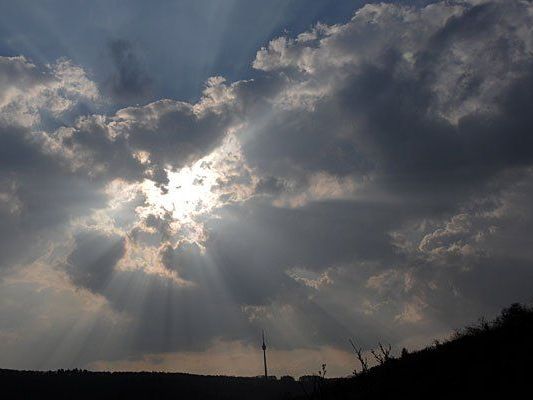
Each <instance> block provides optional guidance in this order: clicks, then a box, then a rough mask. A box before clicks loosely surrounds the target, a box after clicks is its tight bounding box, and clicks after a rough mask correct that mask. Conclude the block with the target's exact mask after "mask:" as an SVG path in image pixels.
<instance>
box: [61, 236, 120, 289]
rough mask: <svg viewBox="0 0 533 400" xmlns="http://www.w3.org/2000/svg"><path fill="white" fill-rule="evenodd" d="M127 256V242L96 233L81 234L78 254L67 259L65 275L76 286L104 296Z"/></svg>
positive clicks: (75, 243) (76, 243)
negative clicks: (108, 284) (125, 254)
mask: <svg viewBox="0 0 533 400" xmlns="http://www.w3.org/2000/svg"><path fill="white" fill-rule="evenodd" d="M124 253H125V240H124V238H121V237H119V236H117V235H105V234H102V233H100V232H95V231H86V232H81V233H78V234H77V235H76V237H75V238H74V250H73V251H72V252H71V253H70V254H69V256H68V258H67V261H66V266H65V271H66V272H67V274H68V276H69V277H70V279H71V280H72V282H73V283H74V284H75V285H77V286H81V287H84V288H86V289H89V290H90V291H92V292H101V291H102V290H104V289H105V286H106V284H107V283H108V282H109V280H110V278H111V276H112V274H113V270H114V268H115V266H116V264H117V262H118V261H119V260H120V259H121V258H122V257H123V256H124Z"/></svg>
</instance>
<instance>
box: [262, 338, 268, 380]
mask: <svg viewBox="0 0 533 400" xmlns="http://www.w3.org/2000/svg"><path fill="white" fill-rule="evenodd" d="M261 348H262V349H263V363H264V364H265V379H268V370H267V353H266V349H267V347H266V344H265V331H264V330H263V346H261Z"/></svg>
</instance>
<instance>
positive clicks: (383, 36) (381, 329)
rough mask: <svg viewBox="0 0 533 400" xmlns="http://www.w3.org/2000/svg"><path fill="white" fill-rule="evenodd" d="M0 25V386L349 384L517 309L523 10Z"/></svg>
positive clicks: (529, 266)
mask: <svg viewBox="0 0 533 400" xmlns="http://www.w3.org/2000/svg"><path fill="white" fill-rule="evenodd" d="M0 4H1V8H2V13H1V15H0V354H1V356H0V368H18V369H39V370H47V369H57V368H86V369H91V370H151V371H179V372H191V373H202V374H229V375H246V376H255V375H260V374H261V372H262V353H261V348H260V345H261V331H262V330H264V331H265V332H266V341H267V346H268V350H267V357H268V361H269V370H270V371H271V373H272V374H275V375H277V376H281V375H285V374H291V375H295V376H300V375H305V374H311V373H316V372H317V371H318V369H320V367H321V365H322V364H323V363H326V364H327V369H328V376H347V375H349V374H350V373H352V372H353V370H354V368H357V367H358V364H357V362H356V359H355V357H354V355H353V354H352V352H351V351H352V349H351V346H350V344H349V342H348V339H352V340H354V341H355V342H356V343H357V344H358V345H359V346H361V347H362V348H363V349H365V350H370V349H371V348H373V347H375V346H377V344H378V342H381V343H390V344H391V346H392V348H393V349H394V351H395V352H396V353H399V352H400V351H401V349H402V348H404V347H405V348H407V349H409V350H413V349H418V348H421V347H424V346H427V345H429V344H431V343H432V342H433V340H434V339H444V338H446V337H449V336H450V335H451V334H452V333H453V332H454V330H456V329H459V328H461V327H462V326H464V325H465V324H469V323H474V322H476V321H477V320H478V318H480V317H482V316H483V317H485V318H491V317H493V316H494V315H496V314H497V313H498V312H499V311H500V310H501V308H503V307H505V306H508V305H509V304H511V303H513V302H524V303H531V302H532V301H533V262H532V261H533V236H532V235H531V232H532V229H533V213H532V211H531V207H530V204H531V203H532V201H533V137H532V136H531V132H533V114H532V113H531V106H532V105H533V4H532V3H531V2H529V1H526V0H505V1H504V0H502V1H498V0H449V1H408V0H405V1H396V2H389V3H379V2H367V1H356V0H352V1H348V0H338V1H333V0H329V1H328V0H316V1H313V2H309V1H303V0H284V1H282V0H269V1H264V0H263V1H255V0H251V1H250V0H224V1H222V0H218V1H217V0H201V1H192V0H183V1H157V2H151V3H150V4H149V5H148V4H147V3H146V2H142V1H134V0H131V1H118V0H117V1H94V2H83V1H39V2H36V1H17V2H11V1H0Z"/></svg>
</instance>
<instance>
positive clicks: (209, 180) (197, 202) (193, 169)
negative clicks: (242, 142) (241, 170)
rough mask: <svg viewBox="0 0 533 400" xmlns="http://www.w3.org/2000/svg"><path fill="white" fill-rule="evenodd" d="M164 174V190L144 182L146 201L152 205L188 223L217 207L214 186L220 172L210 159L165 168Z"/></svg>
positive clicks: (149, 182)
mask: <svg viewBox="0 0 533 400" xmlns="http://www.w3.org/2000/svg"><path fill="white" fill-rule="evenodd" d="M167 174H168V179H169V183H168V185H167V191H166V193H163V192H162V191H161V189H160V188H158V187H157V186H156V185H155V183H154V182H152V181H145V183H144V185H143V188H144V192H145V194H146V196H147V202H148V203H149V204H151V205H152V206H153V207H155V208H159V209H160V210H161V211H165V212H169V213H170V214H171V215H172V218H173V219H174V220H177V221H181V222H190V221H191V220H193V219H194V218H195V217H197V216H199V215H202V214H206V213H208V212H210V211H211V210H212V209H213V208H215V207H216V206H217V198H218V195H217V194H216V193H215V191H214V190H213V189H214V187H215V185H216V183H217V178H218V176H219V173H218V171H216V170H214V169H213V168H212V163H211V162H210V161H209V160H206V159H202V160H199V161H197V162H196V163H194V164H193V165H191V166H188V167H184V168H182V169H181V170H179V171H167Z"/></svg>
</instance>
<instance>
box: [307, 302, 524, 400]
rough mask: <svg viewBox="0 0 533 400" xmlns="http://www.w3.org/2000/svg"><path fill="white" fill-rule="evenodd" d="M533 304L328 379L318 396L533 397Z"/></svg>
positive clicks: (319, 389) (415, 397)
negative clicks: (355, 372) (347, 375)
mask: <svg viewBox="0 0 533 400" xmlns="http://www.w3.org/2000/svg"><path fill="white" fill-rule="evenodd" d="M532 357H533V308H530V307H526V306H523V305H520V304H513V305H512V306H510V307H509V308H506V309H504V310H503V311H502V313H501V315H500V316H499V317H498V318H496V319H495V320H494V321H492V322H486V321H485V320H483V319H481V320H480V321H479V323H478V325H475V326H471V327H467V328H465V329H463V330H462V331H459V332H456V333H455V334H454V335H453V336H452V338H450V339H449V340H448V341H446V342H444V343H439V342H438V341H435V342H434V345H433V346H430V347H427V348H425V349H423V350H421V351H417V352H413V353H408V352H407V351H405V350H404V351H402V355H401V356H400V357H399V358H391V359H390V360H388V361H386V362H385V363H384V364H383V365H380V366H377V367H374V368H371V369H369V370H368V371H367V372H366V373H361V374H358V375H356V376H355V377H353V378H349V379H342V380H335V381H323V383H322V385H318V388H317V390H315V392H314V394H313V396H314V397H313V396H311V395H310V396H302V397H300V398H302V399H305V398H306V397H307V398H316V399H373V400H375V399H411V400H412V399H462V398H468V399H491V398H499V399H510V398H517V399H518V398H522V399H526V398H533V390H532V389H533V383H532V382H533V365H532V362H533V360H532Z"/></svg>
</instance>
